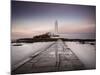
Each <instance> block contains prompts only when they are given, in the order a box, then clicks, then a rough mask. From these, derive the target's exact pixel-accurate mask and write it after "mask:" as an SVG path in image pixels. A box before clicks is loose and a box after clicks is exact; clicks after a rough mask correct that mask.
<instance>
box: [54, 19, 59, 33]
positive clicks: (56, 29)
mask: <svg viewBox="0 0 100 75" xmlns="http://www.w3.org/2000/svg"><path fill="white" fill-rule="evenodd" d="M55 34H56V35H57V34H58V21H57V20H56V21H55Z"/></svg>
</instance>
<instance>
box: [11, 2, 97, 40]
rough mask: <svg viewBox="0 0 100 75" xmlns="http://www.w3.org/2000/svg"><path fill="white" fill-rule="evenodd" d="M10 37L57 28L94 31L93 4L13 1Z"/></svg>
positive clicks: (82, 31) (86, 31) (32, 34)
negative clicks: (56, 22)
mask: <svg viewBox="0 0 100 75" xmlns="http://www.w3.org/2000/svg"><path fill="white" fill-rule="evenodd" d="M11 10H12V11H11V21H12V39H15V38H22V37H32V36H34V35H36V34H42V33H45V32H54V29H55V28H54V23H55V21H56V20H57V21H58V31H59V33H61V34H62V33H64V34H76V33H81V34H95V33H96V32H95V27H96V15H95V14H96V12H95V10H96V7H95V6H83V5H71V4H54V3H39V2H23V1H12V4H11Z"/></svg>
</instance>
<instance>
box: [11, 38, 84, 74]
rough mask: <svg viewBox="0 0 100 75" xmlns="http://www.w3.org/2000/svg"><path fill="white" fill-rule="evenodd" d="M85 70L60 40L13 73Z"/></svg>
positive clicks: (33, 56)
mask: <svg viewBox="0 0 100 75" xmlns="http://www.w3.org/2000/svg"><path fill="white" fill-rule="evenodd" d="M82 69H85V67H84V65H83V63H82V62H81V61H80V60H79V59H78V57H77V56H76V55H75V54H74V53H73V52H72V50H71V49H70V48H68V46H67V45H66V44H65V43H64V42H63V41H62V40H60V39H59V40H58V41H56V42H55V43H53V44H51V45H49V46H48V47H47V48H46V49H45V50H41V52H38V53H37V54H35V55H32V56H31V59H30V60H29V61H27V62H25V63H24V64H22V65H20V66H19V67H17V68H16V69H15V70H13V71H12V73H13V74H25V73H39V72H54V71H71V70H82Z"/></svg>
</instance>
